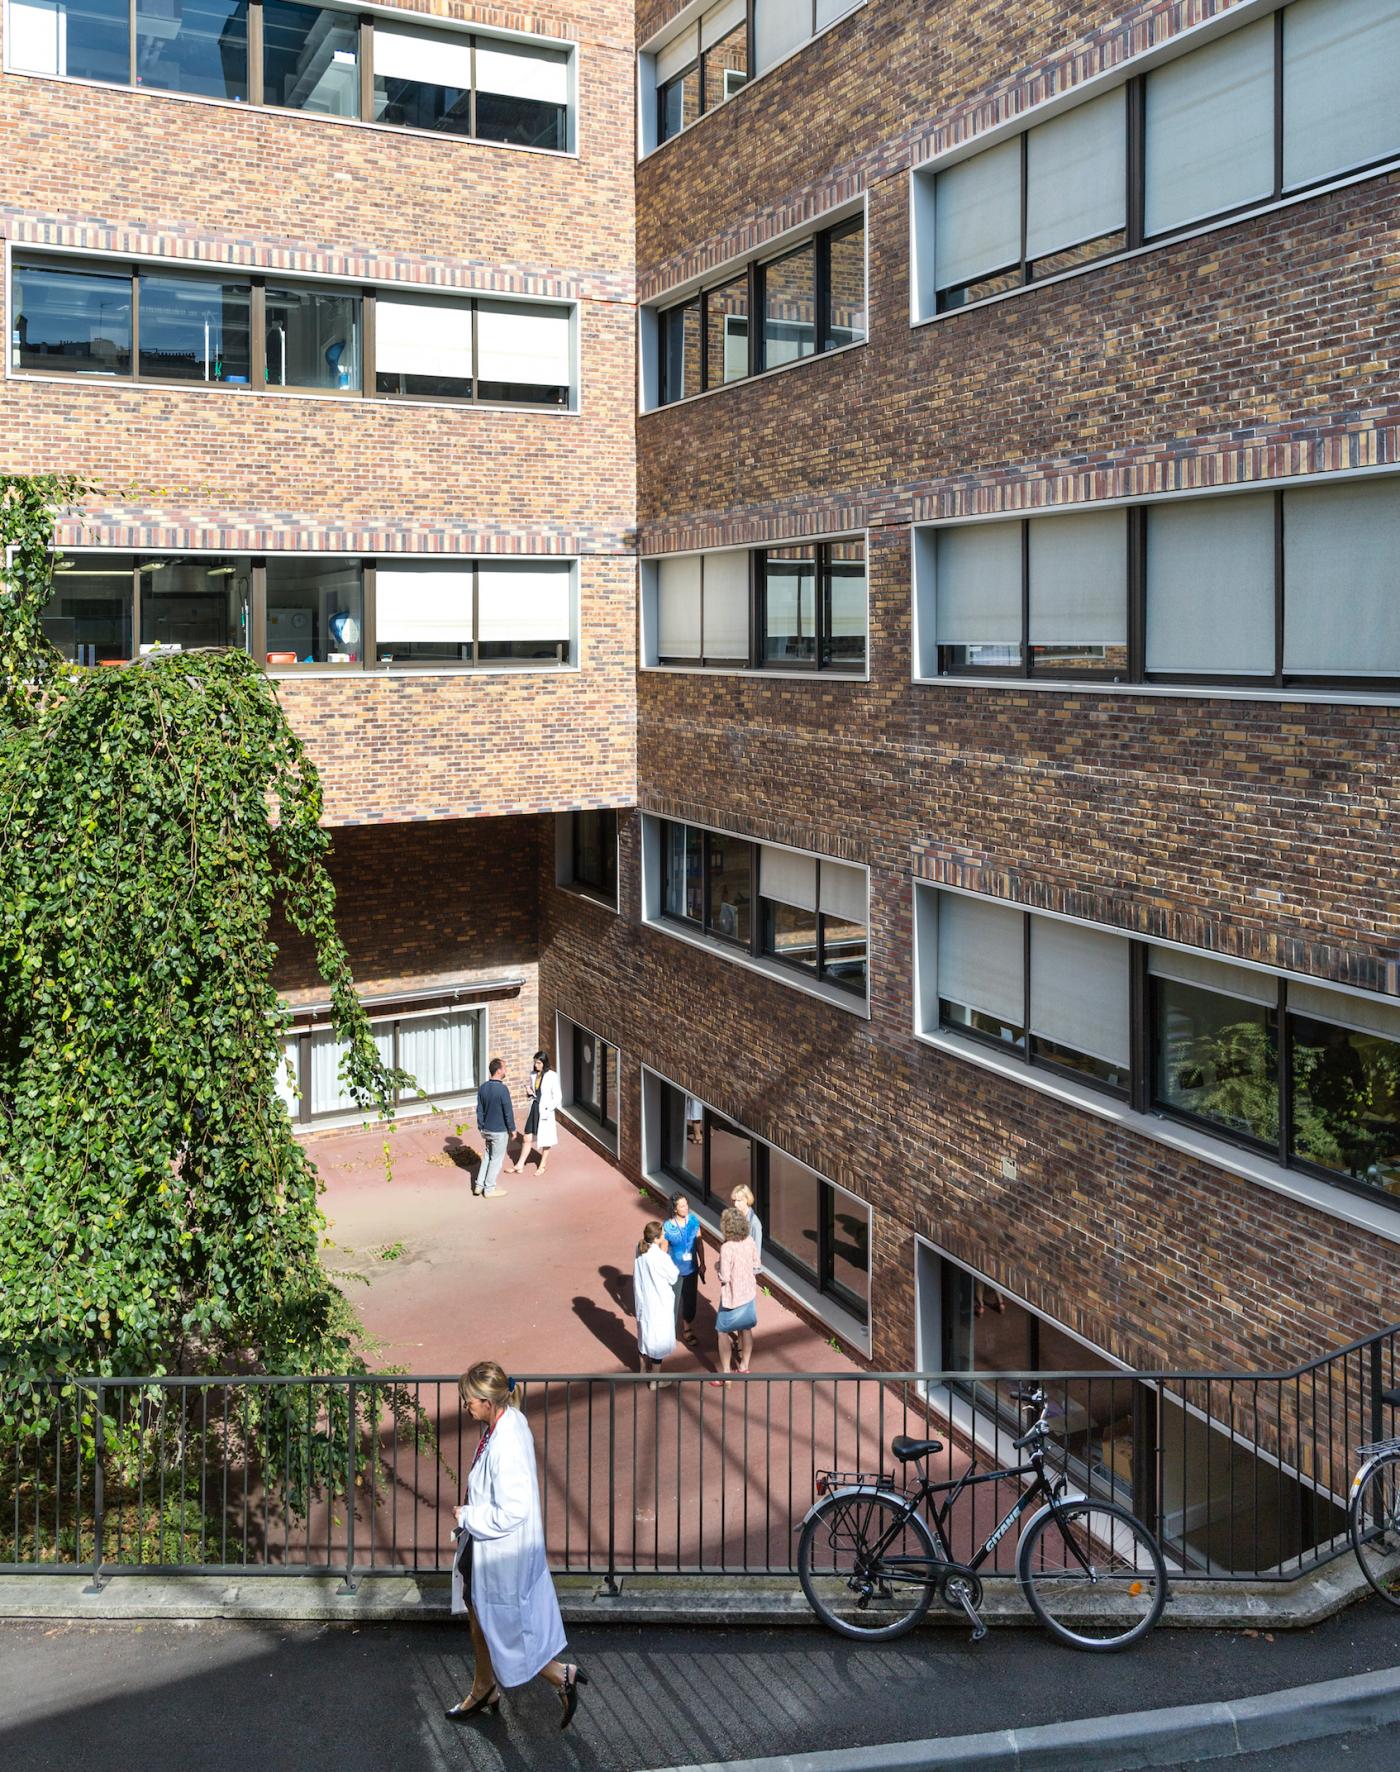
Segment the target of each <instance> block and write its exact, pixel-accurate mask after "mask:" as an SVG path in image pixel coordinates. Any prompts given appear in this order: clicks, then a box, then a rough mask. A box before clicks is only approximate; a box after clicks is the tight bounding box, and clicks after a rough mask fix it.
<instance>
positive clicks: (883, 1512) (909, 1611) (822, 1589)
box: [797, 1492, 940, 1643]
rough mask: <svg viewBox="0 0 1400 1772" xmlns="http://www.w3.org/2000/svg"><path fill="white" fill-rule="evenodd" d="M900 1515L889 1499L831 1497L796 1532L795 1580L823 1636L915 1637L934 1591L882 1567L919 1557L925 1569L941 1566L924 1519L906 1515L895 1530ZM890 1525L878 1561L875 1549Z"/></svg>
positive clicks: (870, 1639)
mask: <svg viewBox="0 0 1400 1772" xmlns="http://www.w3.org/2000/svg"><path fill="white" fill-rule="evenodd" d="M901 1513H902V1509H901V1508H900V1506H899V1504H898V1503H897V1502H896V1501H895V1499H894V1497H893V1496H889V1495H876V1494H874V1493H873V1492H872V1493H868V1494H857V1495H849V1494H848V1495H832V1496H829V1497H828V1499H827V1500H825V1501H824V1502H822V1503H821V1505H820V1506H819V1507H818V1508H817V1510H816V1512H815V1513H814V1514H813V1515H812V1517H811V1519H809V1520H808V1522H807V1524H806V1525H805V1526H804V1527H803V1528H802V1537H801V1540H800V1541H799V1543H798V1546H797V1574H798V1579H799V1580H800V1581H801V1583H802V1591H803V1593H804V1594H806V1596H807V1602H808V1604H809V1605H810V1606H811V1608H812V1610H813V1611H814V1612H815V1613H816V1615H817V1617H818V1618H820V1619H821V1621H822V1623H823V1624H824V1625H826V1627H827V1628H828V1629H829V1630H834V1631H836V1632H837V1633H838V1634H839V1635H840V1636H843V1637H850V1638H852V1639H853V1640H854V1641H856V1642H861V1643H887V1642H889V1640H890V1639H891V1637H902V1636H903V1635H904V1633H905V1631H908V1630H913V1628H914V1626H915V1625H916V1624H917V1623H918V1622H919V1620H920V1619H921V1618H922V1617H923V1616H924V1614H925V1613H926V1612H927V1611H928V1609H929V1606H930V1605H931V1603H932V1601H933V1590H932V1588H931V1587H929V1586H926V1585H925V1583H924V1582H923V1581H922V1580H921V1579H917V1578H911V1575H910V1574H907V1573H903V1572H901V1571H899V1570H898V1569H897V1568H896V1569H891V1568H890V1566H889V1564H888V1562H887V1561H886V1560H885V1559H887V1558H892V1557H918V1558H920V1559H927V1561H928V1563H929V1565H930V1566H931V1565H932V1564H934V1563H936V1562H938V1561H939V1560H940V1559H939V1554H938V1547H937V1546H936V1545H935V1543H934V1541H933V1534H932V1533H931V1532H930V1531H929V1529H928V1527H927V1526H926V1525H925V1524H924V1522H923V1520H922V1519H920V1517H919V1516H918V1514H911V1515H910V1516H909V1518H908V1519H907V1520H905V1521H903V1523H902V1524H899V1521H900V1515H901ZM896 1526H898V1529H897V1530H895V1531H894V1535H893V1537H892V1538H891V1539H890V1542H889V1543H888V1544H887V1545H885V1546H884V1549H883V1552H882V1553H881V1554H880V1555H878V1556H877V1555H876V1554H875V1550H874V1547H875V1546H876V1545H877V1544H879V1543H880V1540H881V1539H882V1538H884V1536H885V1534H886V1533H887V1532H890V1531H891V1530H892V1529H894V1528H895V1527H896ZM931 1572H932V1571H931V1567H930V1569H929V1573H931Z"/></svg>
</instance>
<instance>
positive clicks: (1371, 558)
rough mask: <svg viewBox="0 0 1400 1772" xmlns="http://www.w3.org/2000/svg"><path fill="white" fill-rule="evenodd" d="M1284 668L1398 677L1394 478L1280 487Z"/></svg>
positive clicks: (1398, 521)
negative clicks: (1285, 489)
mask: <svg viewBox="0 0 1400 1772" xmlns="http://www.w3.org/2000/svg"><path fill="white" fill-rule="evenodd" d="M1283 668H1284V670H1286V671H1297V672H1301V673H1313V672H1319V673H1327V674H1335V675H1338V676H1346V677H1393V676H1400V480H1397V479H1394V478H1391V479H1385V480H1363V481H1360V482H1358V483H1357V484H1356V485H1354V486H1319V487H1315V488H1313V489H1311V490H1307V491H1301V492H1286V493H1284V495H1283Z"/></svg>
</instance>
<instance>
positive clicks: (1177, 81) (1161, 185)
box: [1146, 18, 1274, 235]
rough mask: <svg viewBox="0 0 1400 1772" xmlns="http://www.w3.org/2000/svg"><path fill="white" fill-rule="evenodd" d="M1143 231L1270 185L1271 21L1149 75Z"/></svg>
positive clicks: (1192, 217)
mask: <svg viewBox="0 0 1400 1772" xmlns="http://www.w3.org/2000/svg"><path fill="white" fill-rule="evenodd" d="M1146 160H1147V196H1146V231H1147V233H1148V234H1149V235H1151V234H1161V233H1165V232H1166V230H1167V229H1169V228H1179V227H1184V226H1185V225H1186V223H1187V222H1192V221H1197V220H1199V219H1200V217H1202V216H1205V215H1218V214H1219V213H1220V212H1221V211H1222V210H1225V209H1233V208H1235V207H1236V206H1237V205H1238V204H1241V203H1252V202H1256V201H1258V200H1260V199H1262V198H1264V197H1267V196H1269V195H1270V193H1271V192H1272V190H1273V188H1274V21H1273V20H1272V19H1271V18H1266V19H1260V20H1259V22H1258V23H1257V24H1253V25H1246V26H1245V27H1244V29H1243V30H1241V31H1232V32H1231V33H1230V35H1229V36H1228V37H1221V38H1219V39H1218V40H1217V41H1216V42H1214V43H1209V44H1207V45H1206V47H1205V48H1204V49H1197V50H1195V51H1193V53H1192V54H1190V55H1184V56H1182V57H1181V59H1180V61H1174V62H1168V63H1167V65H1166V66H1165V67H1163V68H1156V69H1154V70H1153V71H1152V73H1150V74H1149V75H1148V76H1147V149H1146Z"/></svg>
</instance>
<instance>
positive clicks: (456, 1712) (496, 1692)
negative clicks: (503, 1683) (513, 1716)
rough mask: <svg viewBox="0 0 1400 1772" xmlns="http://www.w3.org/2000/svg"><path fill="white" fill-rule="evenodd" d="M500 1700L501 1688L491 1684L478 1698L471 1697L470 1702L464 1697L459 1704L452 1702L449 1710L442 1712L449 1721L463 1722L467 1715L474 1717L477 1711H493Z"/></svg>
mask: <svg viewBox="0 0 1400 1772" xmlns="http://www.w3.org/2000/svg"><path fill="white" fill-rule="evenodd" d="M500 1702H501V1688H500V1687H499V1686H493V1687H492V1688H491V1690H490V1691H489V1692H483V1693H482V1695H481V1697H480V1698H473V1699H472V1700H471V1702H470V1703H467V1702H466V1700H465V1699H464V1700H463V1701H462V1703H461V1704H454V1705H453V1706H452V1709H451V1710H445V1711H444V1712H443V1713H442V1714H443V1715H444V1716H445V1717H446V1718H447V1720H448V1722H449V1723H465V1722H466V1720H467V1718H468V1717H474V1716H475V1715H476V1713H477V1712H478V1711H481V1710H485V1711H494V1710H495V1709H496V1707H497V1705H498V1704H499V1703H500Z"/></svg>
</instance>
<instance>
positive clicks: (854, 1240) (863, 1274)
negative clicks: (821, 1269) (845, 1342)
mask: <svg viewBox="0 0 1400 1772" xmlns="http://www.w3.org/2000/svg"><path fill="white" fill-rule="evenodd" d="M826 1195H827V1211H828V1213H829V1215H830V1216H829V1219H828V1225H829V1228H828V1231H827V1240H828V1246H829V1258H830V1265H831V1271H830V1274H829V1281H830V1284H831V1286H832V1288H833V1289H834V1290H835V1291H837V1292H839V1293H841V1294H842V1295H843V1297H844V1298H845V1299H846V1301H847V1303H849V1304H853V1305H856V1306H857V1307H858V1309H859V1314H860V1315H861V1316H862V1317H864V1316H865V1315H866V1314H867V1313H868V1311H869V1309H870V1208H869V1207H868V1206H862V1205H861V1204H860V1202H859V1201H858V1200H853V1199H852V1198H851V1196H850V1195H849V1194H843V1193H838V1192H837V1190H836V1189H835V1188H833V1187H829V1188H827V1190H826Z"/></svg>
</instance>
